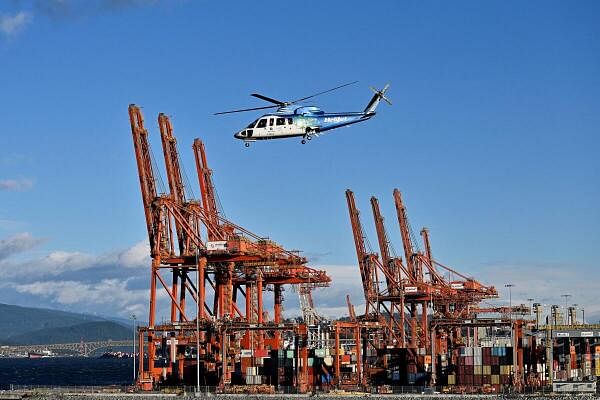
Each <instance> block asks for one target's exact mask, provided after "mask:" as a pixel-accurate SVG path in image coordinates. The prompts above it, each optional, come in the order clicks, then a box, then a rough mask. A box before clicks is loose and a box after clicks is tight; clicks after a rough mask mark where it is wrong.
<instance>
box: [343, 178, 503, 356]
mask: <svg viewBox="0 0 600 400" xmlns="http://www.w3.org/2000/svg"><path fill="white" fill-rule="evenodd" d="M393 198H394V204H395V207H396V214H397V218H398V225H399V229H400V236H401V239H402V247H403V250H404V260H403V259H402V258H401V257H398V256H395V255H394V254H392V253H393V252H392V251H391V249H390V240H389V237H388V234H387V232H386V229H385V225H384V218H383V216H382V214H381V211H380V208H379V202H378V200H377V198H375V197H372V198H371V208H372V211H373V217H374V221H375V228H376V233H377V239H378V244H379V250H380V254H379V255H378V254H377V253H374V252H373V251H371V250H370V249H368V248H367V247H366V245H365V236H364V233H363V229H362V224H361V221H360V217H359V215H360V213H359V211H358V208H357V207H356V203H355V199H354V194H353V192H352V191H351V190H347V191H346V199H347V203H348V210H349V214H350V223H351V226H352V232H353V236H354V242H355V247H356V253H357V258H358V266H359V271H360V274H361V278H362V282H363V291H364V296H365V300H366V310H365V315H364V316H363V318H371V319H375V320H379V321H383V322H385V323H386V330H385V331H384V332H385V333H384V336H385V339H384V341H383V342H385V346H386V347H387V348H390V347H396V348H407V349H419V351H418V354H421V355H424V354H426V353H430V344H431V337H430V336H431V333H430V332H429V328H430V320H429V319H430V318H444V319H450V320H457V319H459V318H467V317H469V316H472V315H474V311H475V310H477V308H476V305H477V304H479V302H481V301H482V300H483V299H486V298H492V297H497V292H496V290H495V289H494V288H493V287H491V286H484V285H482V284H481V283H479V282H478V281H476V280H475V279H473V278H470V277H467V276H465V275H463V274H460V273H459V272H457V271H455V270H454V269H452V268H449V267H447V266H445V265H443V264H441V263H439V262H438V261H436V260H434V258H433V256H432V251H431V243H430V237H429V231H428V230H427V229H426V228H423V230H422V231H421V236H422V238H423V242H424V247H425V252H424V253H423V252H421V251H420V250H418V249H417V248H416V246H415V243H414V242H415V239H414V235H412V231H411V228H410V224H409V221H408V213H407V210H406V206H405V205H404V202H403V200H402V195H401V193H400V191H399V190H398V189H395V190H394V192H393ZM441 271H443V273H442V272H441ZM445 274H446V275H447V276H445ZM380 276H381V277H382V278H383V279H382V280H380V279H379V277H380ZM428 310H429V311H428ZM412 353H413V354H414V352H412Z"/></svg>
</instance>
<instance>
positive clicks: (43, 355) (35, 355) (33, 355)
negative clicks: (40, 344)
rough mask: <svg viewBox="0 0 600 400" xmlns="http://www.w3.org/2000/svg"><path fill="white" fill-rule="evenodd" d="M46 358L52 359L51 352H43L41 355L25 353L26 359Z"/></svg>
mask: <svg viewBox="0 0 600 400" xmlns="http://www.w3.org/2000/svg"><path fill="white" fill-rule="evenodd" d="M47 357H52V352H50V351H49V350H44V351H42V352H41V353H36V352H33V351H30V352H29V353H27V358H47Z"/></svg>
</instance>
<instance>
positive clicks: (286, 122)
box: [214, 81, 392, 147]
mask: <svg viewBox="0 0 600 400" xmlns="http://www.w3.org/2000/svg"><path fill="white" fill-rule="evenodd" d="M357 82H358V81H355V82H349V83H345V84H343V85H340V86H336V87H334V88H332V89H328V90H325V91H322V92H319V93H315V94H313V95H310V96H306V97H302V98H299V99H296V100H292V101H281V100H277V99H273V98H271V97H267V96H264V95H262V94H259V93H252V94H251V96H253V97H256V98H258V99H261V100H264V101H267V102H269V103H273V104H274V105H272V106H265V107H254V108H245V109H241V110H231V111H223V112H218V113H215V114H214V115H223V114H233V113H238V112H246V111H255V110H265V109H269V108H276V109H277V110H276V111H275V112H273V113H270V114H265V115H263V116H261V117H260V118H258V119H256V120H254V121H253V122H252V123H250V124H249V125H248V126H247V127H245V128H244V129H242V130H240V131H238V132H236V133H235V134H234V135H233V137H234V138H236V139H240V140H243V141H244V146H246V147H249V146H250V143H252V142H255V141H257V140H271V139H286V138H292V137H302V140H301V141H300V143H302V144H306V141H307V140H311V139H312V138H313V136H314V137H318V136H319V135H320V134H322V133H324V132H326V131H330V130H332V129H337V128H341V127H343V126H348V125H352V124H356V123H358V122H363V121H367V120H369V119H371V118H373V116H375V114H376V112H375V109H376V108H377V106H378V105H379V102H380V101H381V100H384V101H385V102H387V103H388V104H389V105H392V102H391V101H390V100H389V99H388V98H387V97H385V93H386V91H387V90H388V89H389V87H390V84H389V83H388V84H386V85H385V86H384V88H383V89H381V90H377V89H375V88H373V87H369V88H370V89H371V90H372V91H373V92H374V95H373V97H372V98H371V100H370V101H369V103H368V104H367V106H366V107H365V109H364V110H363V111H355V112H337V113H326V112H324V111H323V110H321V109H320V108H318V107H315V106H304V105H300V104H298V103H300V102H302V101H305V100H308V99H311V98H313V97H316V96H320V95H322V94H325V93H329V92H332V91H334V90H337V89H341V88H343V87H345V86H349V85H353V84H355V83H357Z"/></svg>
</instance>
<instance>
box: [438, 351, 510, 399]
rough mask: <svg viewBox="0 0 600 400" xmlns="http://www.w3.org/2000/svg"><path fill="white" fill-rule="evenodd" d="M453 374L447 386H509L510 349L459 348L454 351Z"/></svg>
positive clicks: (448, 379) (448, 378) (449, 377)
mask: <svg viewBox="0 0 600 400" xmlns="http://www.w3.org/2000/svg"><path fill="white" fill-rule="evenodd" d="M453 359H454V360H455V362H456V363H455V366H454V372H452V373H449V374H448V375H447V381H448V385H461V386H489V385H491V386H495V387H496V389H499V388H500V385H509V384H510V382H511V375H512V372H513V365H512V364H513V357H512V347H461V348H459V349H457V350H455V351H454V355H453Z"/></svg>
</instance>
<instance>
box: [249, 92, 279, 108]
mask: <svg viewBox="0 0 600 400" xmlns="http://www.w3.org/2000/svg"><path fill="white" fill-rule="evenodd" d="M250 96H253V97H256V98H259V99H261V100H264V101H268V102H269V103H273V104H277V105H278V106H283V105H285V102H283V101H281V100H275V99H272V98H270V97H267V96H263V95H262V94H259V93H252V94H251V95H250Z"/></svg>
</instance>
